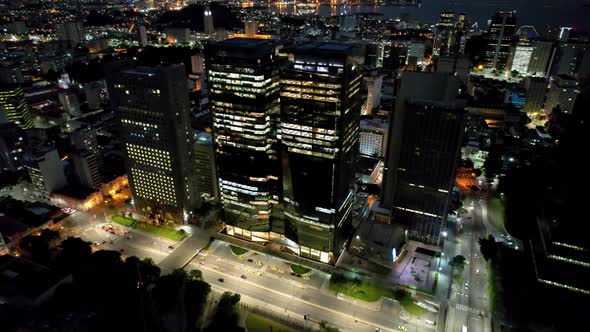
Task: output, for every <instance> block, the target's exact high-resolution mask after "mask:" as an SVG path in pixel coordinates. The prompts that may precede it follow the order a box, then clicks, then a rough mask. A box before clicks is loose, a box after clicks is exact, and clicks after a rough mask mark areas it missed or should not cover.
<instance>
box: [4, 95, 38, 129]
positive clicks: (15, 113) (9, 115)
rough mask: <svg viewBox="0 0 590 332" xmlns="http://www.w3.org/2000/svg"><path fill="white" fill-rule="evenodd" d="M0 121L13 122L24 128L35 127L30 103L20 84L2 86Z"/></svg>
mask: <svg viewBox="0 0 590 332" xmlns="http://www.w3.org/2000/svg"><path fill="white" fill-rule="evenodd" d="M0 122H12V123H14V124H16V125H18V126H19V127H21V128H23V129H28V128H31V127H33V119H32V117H31V113H30V112H29V105H28V104H27V101H26V100H25V94H24V93H23V90H22V89H21V88H20V87H19V86H16V85H3V86H0Z"/></svg>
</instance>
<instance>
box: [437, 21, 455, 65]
mask: <svg viewBox="0 0 590 332" xmlns="http://www.w3.org/2000/svg"><path fill="white" fill-rule="evenodd" d="M436 31H437V32H436V36H435V38H434V46H433V53H434V55H448V54H451V53H454V51H455V41H456V40H455V38H456V34H457V29H456V28H455V13H454V12H442V13H441V14H440V19H439V21H438V24H437V25H436Z"/></svg>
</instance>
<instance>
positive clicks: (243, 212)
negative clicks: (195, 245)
mask: <svg viewBox="0 0 590 332" xmlns="http://www.w3.org/2000/svg"><path fill="white" fill-rule="evenodd" d="M278 61H279V58H278V57H277V53H276V51H275V45H274V44H273V42H272V41H270V40H262V39H243V38H233V39H228V40H225V41H221V42H217V43H211V44H208V45H207V47H206V48H205V63H206V64H207V67H206V69H207V79H208V88H209V94H210V104H211V113H212V119H213V137H214V145H215V155H216V162H217V170H218V180H219V191H220V196H221V202H222V204H223V211H224V216H225V223H226V228H225V231H226V233H227V234H229V235H232V236H236V237H240V238H243V239H246V240H249V241H268V240H270V231H271V217H272V215H273V213H275V212H276V206H277V204H278V203H279V201H280V199H281V198H280V197H281V195H282V192H281V178H280V163H281V161H280V159H279V147H278V144H279V142H278V137H277V136H278V135H277V126H278V121H279V113H280V106H279V70H278Z"/></svg>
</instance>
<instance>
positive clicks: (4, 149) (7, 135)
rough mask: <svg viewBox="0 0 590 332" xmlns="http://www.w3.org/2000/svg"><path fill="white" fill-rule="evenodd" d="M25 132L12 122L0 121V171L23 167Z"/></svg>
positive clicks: (12, 170) (15, 169)
mask: <svg viewBox="0 0 590 332" xmlns="http://www.w3.org/2000/svg"><path fill="white" fill-rule="evenodd" d="M25 147H26V144H25V132H24V130H22V129H21V128H19V127H18V126H17V125H15V124H14V123H0V172H2V171H11V172H14V171H17V170H19V169H22V168H23V162H24V160H23V155H24V150H23V148H25Z"/></svg>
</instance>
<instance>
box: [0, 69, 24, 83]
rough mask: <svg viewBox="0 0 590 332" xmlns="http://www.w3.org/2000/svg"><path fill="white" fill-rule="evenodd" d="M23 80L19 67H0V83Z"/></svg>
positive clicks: (21, 81) (22, 81) (20, 81)
mask: <svg viewBox="0 0 590 332" xmlns="http://www.w3.org/2000/svg"><path fill="white" fill-rule="evenodd" d="M24 82H25V78H24V76H23V72H22V70H21V69H20V68H19V67H4V66H2V67H0V84H22V83H24Z"/></svg>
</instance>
